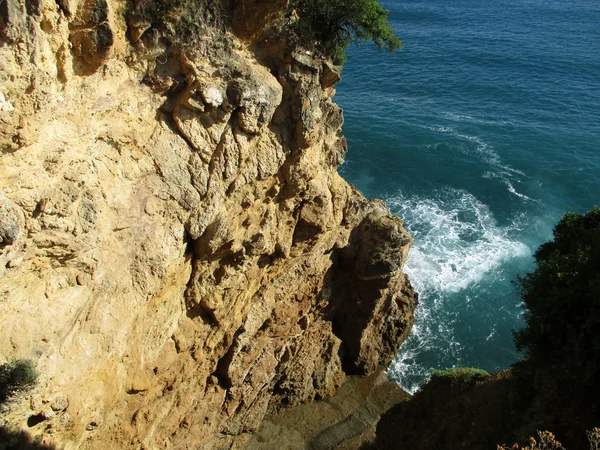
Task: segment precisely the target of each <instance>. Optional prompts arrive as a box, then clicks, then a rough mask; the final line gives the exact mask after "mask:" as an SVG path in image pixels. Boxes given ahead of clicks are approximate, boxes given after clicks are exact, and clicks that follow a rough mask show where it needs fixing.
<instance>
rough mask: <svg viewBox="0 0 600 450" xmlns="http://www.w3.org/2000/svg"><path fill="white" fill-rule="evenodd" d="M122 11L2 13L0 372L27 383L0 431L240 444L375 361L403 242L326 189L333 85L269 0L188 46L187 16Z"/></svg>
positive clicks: (332, 75)
mask: <svg viewBox="0 0 600 450" xmlns="http://www.w3.org/2000/svg"><path fill="white" fill-rule="evenodd" d="M197 1H201V0H197ZM133 3H134V4H137V6H136V8H137V9H134V10H133V12H132V10H128V9H127V8H128V7H129V6H131V3H126V2H124V1H117V0H108V1H105V0H85V1H84V0H69V1H67V0H64V1H59V2H55V1H49V0H48V1H47V0H38V1H33V0H32V1H29V0H28V1H27V2H17V1H11V0H7V1H5V2H3V3H2V8H3V11H2V20H0V39H1V40H2V45H1V46H0V94H1V95H0V100H1V102H0V106H1V107H0V149H1V151H2V154H1V156H0V158H1V159H0V192H1V195H0V330H2V331H1V334H2V339H1V340H0V360H3V361H4V360H9V359H13V358H17V357H24V358H30V359H33V360H34V361H36V364H37V367H38V370H39V372H40V384H39V386H38V387H37V388H36V389H35V390H34V391H33V392H32V393H31V396H30V397H29V398H17V399H15V400H14V401H13V402H11V403H10V404H9V405H8V412H6V414H4V418H5V420H6V421H7V423H8V426H11V427H22V428H23V429H26V430H28V431H29V432H30V433H31V434H32V435H41V439H42V440H43V441H47V442H57V443H59V444H61V445H64V446H65V448H86V449H106V448H136V449H137V448H148V449H150V448H204V449H225V448H232V447H233V448H238V447H241V446H243V445H244V444H245V442H246V441H247V439H248V438H249V436H250V435H251V433H252V432H253V431H254V430H256V429H257V427H258V426H259V425H260V423H261V422H262V420H263V418H264V417H265V415H266V414H271V413H275V412H277V411H279V410H281V409H282V408H284V407H286V406H290V405H296V404H299V403H302V402H308V401H312V400H314V399H318V398H324V397H327V396H329V395H331V394H333V393H334V392H335V391H336V389H337V388H338V387H339V386H340V384H341V382H342V381H343V380H344V378H345V376H346V374H347V373H358V374H360V373H370V372H372V371H373V370H374V369H375V368H376V367H377V365H379V364H385V363H386V362H388V361H389V360H390V359H391V358H392V357H393V355H394V353H395V351H396V349H397V346H398V345H399V343H400V342H401V340H402V339H403V338H404V337H405V336H406V334H407V333H408V330H409V329H410V326H411V325H412V322H413V316H412V311H413V309H414V307H415V304H416V296H415V294H414V292H413V290H412V288H411V287H410V283H409V282H408V280H407V279H406V277H405V276H404V275H403V274H402V265H403V264H404V261H405V258H406V254H407V251H408V248H409V246H410V243H411V238H410V237H409V236H408V235H407V234H406V232H405V231H404V229H403V228H402V223H401V221H400V219H398V218H395V217H393V216H391V215H390V213H389V211H388V210H387V208H386V207H385V205H383V203H382V202H380V201H371V202H369V201H367V200H366V199H364V198H363V197H362V195H360V193H358V192H357V191H356V189H354V188H353V187H352V186H350V185H348V184H347V183H346V182H345V181H344V180H343V179H342V178H341V177H340V176H339V175H338V173H337V166H338V165H339V164H340V163H341V162H342V161H343V158H344V155H345V153H346V143H345V140H344V138H343V137H342V136H340V134H339V133H340V131H341V126H342V122H343V118H342V113H341V110H340V109H339V107H337V106H336V105H335V104H334V103H332V100H331V99H332V96H333V94H334V90H333V88H332V86H333V84H334V83H335V82H336V81H337V80H338V79H339V74H338V75H336V70H337V69H336V68H335V67H334V66H332V65H331V64H330V63H328V62H326V61H321V60H319V59H314V58H312V57H311V56H310V55H306V54H302V53H301V52H300V53H298V52H294V51H292V50H291V49H289V48H288V46H286V45H284V44H285V35H284V34H281V30H280V29H279V28H278V26H277V18H278V17H279V18H282V17H283V11H282V9H281V8H282V7H283V6H284V2H279V1H275V0H273V1H267V2H251V1H242V0H239V1H236V2H223V8H224V9H222V10H221V11H222V12H223V15H222V16H218V17H217V15H212V16H210V18H207V19H206V21H205V22H200V25H197V24H196V25H195V26H197V27H198V26H199V27H200V28H199V29H197V30H196V32H195V34H194V36H195V37H194V41H193V42H194V45H190V46H186V45H183V44H184V42H179V41H177V40H176V39H173V37H172V36H173V33H172V30H171V31H170V29H169V26H170V25H169V22H168V20H171V19H170V18H171V17H175V18H176V19H173V20H179V21H184V19H185V17H186V16H185V14H187V13H188V12H189V11H186V10H185V9H180V10H177V11H167V12H165V13H164V14H165V17H166V19H165V17H163V16H155V17H154V19H153V18H152V16H151V15H149V14H150V13H148V11H151V12H152V11H153V12H154V13H156V11H158V12H159V13H161V14H162V12H160V11H162V10H160V8H158V9H156V8H155V9H152V8H150V6H152V2H149V1H145V2H133ZM191 3H194V2H191ZM254 3H259V4H260V8H262V9H261V11H262V10H264V14H263V16H262V17H263V18H264V20H262V21H261V22H260V23H257V22H255V21H251V20H250V19H251V18H252V15H248V16H246V14H245V13H244V11H247V10H248V9H249V8H252V4H254ZM128 5H129V6H128ZM149 5H150V6H149ZM134 6H135V5H134ZM154 6H156V5H154ZM192 6H193V5H192ZM140 11H142V12H144V14H142V12H140ZM198 11H203V10H202V9H198V10H195V11H194V12H193V14H198ZM206 11H209V9H206ZM156 14H158V13H156ZM166 14H170V15H169V16H167V15H166ZM189 14H192V12H189ZM206 14H208V12H207V13H206ZM245 17H247V19H245ZM209 19H210V20H209ZM217 19H218V20H217ZM165 21H166V22H165ZM217 23H218V24H219V25H218V26H217V25H214V24H217ZM231 24H233V25H235V30H236V33H237V36H236V35H234V34H233V33H232V31H231V30H232V25H231ZM192 28H193V27H192ZM169 36H171V37H169ZM241 39H244V40H241Z"/></svg>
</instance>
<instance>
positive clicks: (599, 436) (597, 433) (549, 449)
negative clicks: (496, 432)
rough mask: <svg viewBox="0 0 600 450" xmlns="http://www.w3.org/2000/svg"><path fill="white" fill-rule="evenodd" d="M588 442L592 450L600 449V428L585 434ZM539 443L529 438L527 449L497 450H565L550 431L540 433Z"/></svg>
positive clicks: (516, 446)
mask: <svg viewBox="0 0 600 450" xmlns="http://www.w3.org/2000/svg"><path fill="white" fill-rule="evenodd" d="M585 434H586V436H587V438H588V442H589V444H590V450H599V449H600V428H598V427H594V428H593V429H591V430H589V431H586V432H585ZM538 439H539V442H538V441H537V440H536V439H535V438H533V437H530V438H529V445H527V446H525V447H519V444H514V445H512V446H510V447H508V446H507V445H498V446H497V447H496V448H497V450H565V448H564V447H563V446H562V444H561V443H560V442H558V440H557V439H556V438H555V437H554V435H553V434H552V433H551V432H549V431H538Z"/></svg>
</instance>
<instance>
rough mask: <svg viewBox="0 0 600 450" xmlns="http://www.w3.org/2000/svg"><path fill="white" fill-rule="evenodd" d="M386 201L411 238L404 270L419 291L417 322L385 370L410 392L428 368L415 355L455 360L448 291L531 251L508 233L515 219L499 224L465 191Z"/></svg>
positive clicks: (459, 288)
mask: <svg viewBox="0 0 600 450" xmlns="http://www.w3.org/2000/svg"><path fill="white" fill-rule="evenodd" d="M386 200H387V202H388V204H389V205H390V207H391V209H392V210H393V211H394V213H397V214H398V215H400V216H401V217H402V218H403V219H404V220H405V224H406V226H407V227H408V229H409V230H410V231H411V232H412V234H413V236H414V238H415V243H414V245H413V247H412V249H411V251H410V253H409V257H408V261H407V263H406V266H405V271H406V273H407V274H408V276H409V278H410V280H411V282H412V284H413V286H414V287H415V289H416V290H417V292H419V298H420V302H419V306H418V308H417V311H416V317H417V322H416V325H415V327H414V328H413V332H412V333H411V335H410V336H409V338H408V340H407V341H406V342H405V344H404V345H403V346H402V348H401V351H400V352H399V354H398V356H397V357H396V358H395V360H394V361H393V362H392V364H391V365H390V368H389V370H388V373H389V375H390V376H391V378H393V379H395V380H396V381H398V382H399V383H400V384H401V385H402V387H403V388H404V389H406V390H408V391H410V392H414V391H415V390H416V389H418V387H419V385H420V384H421V383H423V382H424V381H425V380H426V379H427V377H428V376H429V374H430V373H431V370H432V368H431V367H425V366H423V365H422V364H419V363H417V362H415V361H416V359H417V358H418V357H419V355H420V354H422V353H424V352H429V351H435V352H438V353H439V352H441V353H442V354H443V355H444V356H445V357H447V358H446V359H447V360H452V361H459V360H460V350H461V348H462V344H461V343H460V342H458V341H457V340H456V338H455V336H454V332H453V329H454V326H453V325H454V323H455V321H456V317H455V316H454V315H453V313H451V312H449V311H448V305H446V303H445V302H446V300H447V298H448V295H450V294H453V293H457V292H460V291H462V290H464V289H466V288H467V287H470V286H473V285H474V284H476V283H479V282H480V281H481V280H482V279H483V278H484V277H486V276H489V275H490V274H493V273H494V272H495V271H496V269H497V268H498V267H499V266H500V265H501V264H503V263H505V262H506V261H508V260H509V259H511V258H517V257H526V256H528V255H529V254H530V253H531V252H530V249H529V248H528V247H527V246H526V245H525V244H523V243H521V242H519V241H518V240H517V239H515V238H514V237H513V236H514V234H515V233H516V232H518V231H519V225H518V223H514V224H512V225H511V226H508V227H501V226H499V225H498V224H497V222H496V220H495V219H494V217H493V214H492V213H491V211H490V209H489V208H488V207H487V206H486V205H485V204H483V203H481V202H480V201H478V200H477V199H476V198H475V197H474V196H473V195H471V194H469V193H468V192H465V191H458V190H453V189H446V190H443V191H439V192H437V193H436V195H434V196H432V197H430V198H420V197H412V198H405V197H404V196H403V195H402V194H399V195H397V196H394V197H392V198H388V199H386ZM466 301H467V302H471V301H472V299H471V297H468V298H467V299H466ZM492 335H493V333H492V334H491V335H490V336H489V337H488V339H491V338H492Z"/></svg>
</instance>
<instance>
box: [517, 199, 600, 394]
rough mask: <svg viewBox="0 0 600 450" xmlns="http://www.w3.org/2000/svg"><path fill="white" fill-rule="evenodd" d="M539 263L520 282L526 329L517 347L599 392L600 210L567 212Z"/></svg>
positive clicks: (537, 255) (543, 248)
mask: <svg viewBox="0 0 600 450" xmlns="http://www.w3.org/2000/svg"><path fill="white" fill-rule="evenodd" d="M535 260H536V263H537V268H536V269H535V270H534V271H533V272H531V273H529V274H527V275H525V276H524V277H520V278H519V285H520V289H521V297H522V299H523V302H524V307H525V308H526V312H525V320H526V326H525V327H524V328H523V329H522V330H520V331H518V332H516V333H515V342H516V344H517V347H518V348H519V349H521V350H525V351H526V354H527V357H528V358H529V360H531V362H532V363H533V364H534V365H536V366H540V365H543V366H553V367H554V372H555V373H557V374H561V375H562V376H563V377H564V378H565V381H569V384H575V385H578V386H579V387H583V388H586V389H587V388H589V389H592V388H593V389H594V391H598V377H599V376H600V360H599V359H598V355H599V354H600V209H599V208H598V207H596V208H594V209H592V210H591V211H589V212H588V213H586V214H574V213H567V214H565V215H564V216H563V218H562V219H561V221H560V222H559V223H558V224H557V225H556V227H555V228H554V239H553V240H552V241H550V242H547V243H546V244H544V245H542V246H541V247H540V248H539V249H538V251H537V252H536V253H535Z"/></svg>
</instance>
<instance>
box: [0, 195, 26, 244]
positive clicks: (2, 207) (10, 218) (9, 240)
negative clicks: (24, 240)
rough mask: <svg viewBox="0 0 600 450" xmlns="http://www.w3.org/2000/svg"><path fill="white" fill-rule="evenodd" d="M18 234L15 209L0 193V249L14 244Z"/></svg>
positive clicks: (19, 230) (17, 217)
mask: <svg viewBox="0 0 600 450" xmlns="http://www.w3.org/2000/svg"><path fill="white" fill-rule="evenodd" d="M20 232H21V227H20V225H19V215H18V212H17V208H16V207H15V205H14V204H13V203H12V202H11V201H10V200H9V199H8V198H6V196H5V195H4V194H2V193H1V192H0V248H2V247H4V246H6V245H12V244H14V243H15V241H16V240H17V239H18V238H19V234H20Z"/></svg>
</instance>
